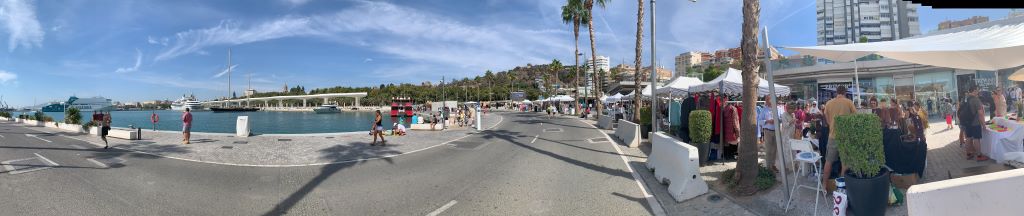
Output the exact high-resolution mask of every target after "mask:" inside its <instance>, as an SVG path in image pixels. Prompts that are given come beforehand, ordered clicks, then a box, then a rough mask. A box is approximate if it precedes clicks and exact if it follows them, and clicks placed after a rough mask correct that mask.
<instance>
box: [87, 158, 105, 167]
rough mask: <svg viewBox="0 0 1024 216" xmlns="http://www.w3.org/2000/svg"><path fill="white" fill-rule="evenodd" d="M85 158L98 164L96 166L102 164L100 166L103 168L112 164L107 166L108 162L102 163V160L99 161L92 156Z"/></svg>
mask: <svg viewBox="0 0 1024 216" xmlns="http://www.w3.org/2000/svg"><path fill="white" fill-rule="evenodd" d="M85 160H87V161H89V162H92V163H94V164H96V166H100V167H102V168H110V166H107V164H105V163H102V162H99V161H97V160H94V159H92V158H86V159H85Z"/></svg>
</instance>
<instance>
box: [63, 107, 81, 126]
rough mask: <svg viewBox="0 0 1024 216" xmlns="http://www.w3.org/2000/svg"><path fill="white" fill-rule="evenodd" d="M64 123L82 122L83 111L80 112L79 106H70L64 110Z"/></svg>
mask: <svg viewBox="0 0 1024 216" xmlns="http://www.w3.org/2000/svg"><path fill="white" fill-rule="evenodd" d="M64 123H65V124H81V123H82V112H80V111H79V110H78V108H77V107H68V109H67V110H65V111H64Z"/></svg>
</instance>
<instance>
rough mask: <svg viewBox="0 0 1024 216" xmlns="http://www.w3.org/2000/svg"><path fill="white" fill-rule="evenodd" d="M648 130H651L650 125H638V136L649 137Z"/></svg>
mask: <svg viewBox="0 0 1024 216" xmlns="http://www.w3.org/2000/svg"><path fill="white" fill-rule="evenodd" d="M648 132H651V125H649V124H645V125H640V138H643V139H649V137H648V136H647V133H648Z"/></svg>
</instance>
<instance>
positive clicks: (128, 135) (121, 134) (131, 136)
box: [107, 129, 139, 140]
mask: <svg viewBox="0 0 1024 216" xmlns="http://www.w3.org/2000/svg"><path fill="white" fill-rule="evenodd" d="M107 136H109V137H113V138H120V139H126V140H138V139H139V132H138V131H137V130H122V129H110V131H108V133H107Z"/></svg>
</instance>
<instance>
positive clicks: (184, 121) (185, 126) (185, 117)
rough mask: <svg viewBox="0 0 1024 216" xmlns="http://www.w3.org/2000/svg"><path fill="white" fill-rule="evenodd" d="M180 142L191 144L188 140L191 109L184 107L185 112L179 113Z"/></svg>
mask: <svg viewBox="0 0 1024 216" xmlns="http://www.w3.org/2000/svg"><path fill="white" fill-rule="evenodd" d="M181 135H182V139H181V143H184V144H186V145H187V144H191V142H189V140H190V139H191V138H192V110H191V109H189V108H185V113H183V114H181Z"/></svg>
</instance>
